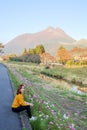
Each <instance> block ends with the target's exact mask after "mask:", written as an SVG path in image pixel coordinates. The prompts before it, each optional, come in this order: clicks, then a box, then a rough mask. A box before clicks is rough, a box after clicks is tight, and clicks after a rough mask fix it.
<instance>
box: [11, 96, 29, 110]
mask: <svg viewBox="0 0 87 130" xmlns="http://www.w3.org/2000/svg"><path fill="white" fill-rule="evenodd" d="M26 105H27V103H26V102H25V101H24V97H23V94H16V96H15V98H14V101H13V103H12V108H17V107H19V106H26Z"/></svg>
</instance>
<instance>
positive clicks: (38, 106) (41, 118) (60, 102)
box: [9, 63, 87, 130]
mask: <svg viewBox="0 0 87 130" xmlns="http://www.w3.org/2000/svg"><path fill="white" fill-rule="evenodd" d="M9 64H10V63H9ZM11 67H14V68H15V70H16V71H17V72H18V73H20V74H21V75H22V77H26V78H27V80H29V81H30V82H32V86H28V85H27V87H26V90H25V91H26V92H25V99H26V100H27V101H29V102H32V103H34V107H32V113H33V115H35V116H37V117H38V119H37V120H36V121H35V122H31V125H32V128H33V130H58V129H59V130H69V128H67V127H69V126H71V125H72V124H75V128H76V130H80V128H81V129H84V128H85V127H87V124H86V117H87V116H86V114H87V113H86V112H82V113H81V114H80V116H79V115H78V111H79V110H84V109H86V108H87V104H86V102H87V95H79V94H76V93H73V92H70V91H68V90H67V89H65V88H64V87H63V86H62V87H61V85H60V86H59V85H58V84H57V83H54V81H49V82H48V81H46V80H44V79H41V78H40V77H39V76H38V75H37V72H36V71H35V72H36V73H35V74H33V72H34V68H35V65H34V66H33V65H31V66H30V68H29V65H28V64H27V65H26V66H24V64H23V66H22V65H21V66H20V64H15V65H14V64H12V63H11ZM33 67H34V68H33ZM36 67H37V66H36ZM28 68H29V69H28ZM31 68H33V69H31ZM37 68H38V67H37ZM38 69H39V68H38ZM38 69H37V71H38ZM11 73H12V72H11ZM11 77H12V79H13V82H14V83H15V84H16V86H17V84H18V82H19V79H18V78H19V77H17V75H14V74H11ZM15 77H16V78H15ZM24 82H25V81H24ZM64 114H67V116H69V118H68V119H65V118H64V117H63V116H64ZM75 114H76V115H75ZM83 117H84V120H82V118H83Z"/></svg>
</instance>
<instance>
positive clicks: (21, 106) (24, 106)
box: [12, 84, 36, 120]
mask: <svg viewBox="0 0 87 130" xmlns="http://www.w3.org/2000/svg"><path fill="white" fill-rule="evenodd" d="M23 93H24V85H23V84H21V85H19V88H18V90H17V93H16V96H15V98H14V101H13V103H12V111H13V112H17V113H18V112H21V111H24V110H26V111H27V114H28V117H29V118H30V120H35V119H36V118H35V117H33V116H32V114H31V110H30V106H33V104H32V103H29V102H26V101H24V96H23Z"/></svg>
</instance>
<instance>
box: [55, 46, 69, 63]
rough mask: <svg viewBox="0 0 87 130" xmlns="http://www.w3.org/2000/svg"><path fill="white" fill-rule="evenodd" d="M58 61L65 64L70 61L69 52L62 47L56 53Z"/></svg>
mask: <svg viewBox="0 0 87 130" xmlns="http://www.w3.org/2000/svg"><path fill="white" fill-rule="evenodd" d="M57 57H58V61H59V62H60V63H63V64H65V63H66V62H67V61H68V60H70V59H71V56H70V53H69V51H67V50H66V49H65V48H64V47H63V46H60V47H59V49H58V52H57Z"/></svg>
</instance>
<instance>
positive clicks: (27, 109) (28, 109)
mask: <svg viewBox="0 0 87 130" xmlns="http://www.w3.org/2000/svg"><path fill="white" fill-rule="evenodd" d="M24 110H26V111H27V114H28V116H29V118H31V117H32V114H31V110H30V106H29V105H27V106H19V107H17V108H12V111H13V112H17V113H18V112H21V111H24Z"/></svg>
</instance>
